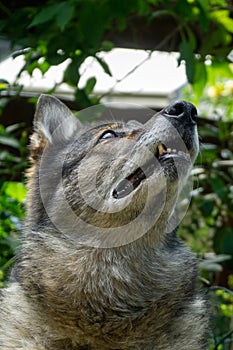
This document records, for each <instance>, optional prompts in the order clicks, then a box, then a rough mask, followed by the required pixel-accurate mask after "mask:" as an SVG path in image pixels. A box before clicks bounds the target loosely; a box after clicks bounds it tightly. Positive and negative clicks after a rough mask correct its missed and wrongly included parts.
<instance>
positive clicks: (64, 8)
mask: <svg viewBox="0 0 233 350" xmlns="http://www.w3.org/2000/svg"><path fill="white" fill-rule="evenodd" d="M73 13H74V6H73V5H71V4H70V3H69V2H63V3H61V4H60V5H59V12H58V13H57V14H56V22H57V25H58V27H59V28H60V30H61V31H63V30H64V29H65V27H66V26H67V24H68V23H69V22H70V20H71V18H72V17H73Z"/></svg>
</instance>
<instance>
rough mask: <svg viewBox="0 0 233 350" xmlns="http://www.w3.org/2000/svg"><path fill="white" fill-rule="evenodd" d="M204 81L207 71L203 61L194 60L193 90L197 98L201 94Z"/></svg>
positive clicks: (204, 84)
mask: <svg viewBox="0 0 233 350" xmlns="http://www.w3.org/2000/svg"><path fill="white" fill-rule="evenodd" d="M206 83H207V71H206V66H205V63H204V62H202V61H196V65H195V76H194V83H193V91H194V93H195V95H196V97H197V98H198V99H199V98H200V97H201V96H202V94H203V91H204V88H205V86H206Z"/></svg>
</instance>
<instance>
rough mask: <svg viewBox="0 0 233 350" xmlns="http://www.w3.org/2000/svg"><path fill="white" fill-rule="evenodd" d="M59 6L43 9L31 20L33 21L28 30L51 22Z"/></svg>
mask: <svg viewBox="0 0 233 350" xmlns="http://www.w3.org/2000/svg"><path fill="white" fill-rule="evenodd" d="M60 6H61V4H60V5H58V4H54V5H51V6H47V7H45V8H43V10H41V11H40V12H39V13H38V14H37V15H36V16H35V17H34V19H33V21H32V22H31V23H30V25H29V28H31V27H34V26H37V25H38V24H43V23H46V22H49V21H51V20H52V19H54V17H55V16H56V14H57V13H58V11H59V7H60Z"/></svg>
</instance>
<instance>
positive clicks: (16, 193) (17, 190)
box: [4, 182, 26, 202]
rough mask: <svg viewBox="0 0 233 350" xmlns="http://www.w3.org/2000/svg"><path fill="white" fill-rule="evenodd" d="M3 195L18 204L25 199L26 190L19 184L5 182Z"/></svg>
mask: <svg viewBox="0 0 233 350" xmlns="http://www.w3.org/2000/svg"><path fill="white" fill-rule="evenodd" d="M4 188H5V193H6V194H7V195H8V196H9V197H11V198H13V199H16V200H17V201H19V202H22V201H23V200H24V199H25V197H26V188H25V187H24V185H23V184H22V183H21V182H5V184H4Z"/></svg>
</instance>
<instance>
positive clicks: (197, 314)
mask: <svg viewBox="0 0 233 350" xmlns="http://www.w3.org/2000/svg"><path fill="white" fill-rule="evenodd" d="M196 119H197V111H196V108H195V107H194V106H193V105H192V104H191V103H188V102H185V101H177V102H176V103H174V104H172V105H170V106H168V107H167V108H165V109H163V110H162V111H161V112H159V113H157V114H156V115H154V116H152V117H151V119H149V120H148V121H147V122H146V123H145V124H140V123H139V122H134V121H129V122H128V123H126V122H119V121H116V122H115V121H114V122H103V123H97V124H96V125H95V126H83V125H82V124H81V123H80V122H79V121H78V119H77V118H76V117H74V116H73V114H72V113H71V111H70V110H69V109H68V108H67V107H66V106H65V105H64V104H63V103H62V102H60V101H59V100H58V99H56V98H55V97H52V96H48V95H42V96H41V97H40V98H39V101H38V104H37V109H36V113H35V118H34V133H33V135H32V137H31V144H30V158H31V168H30V169H29V171H28V197H27V216H26V221H25V225H24V226H25V234H24V236H23V239H22V246H21V249H20V251H19V253H18V255H17V257H16V263H15V266H14V268H13V270H12V272H11V276H10V280H9V283H8V286H7V287H6V288H5V289H3V290H2V291H1V297H0V298H1V303H0V348H1V349H4V350H5V349H8V350H9V349H12V350H13V349H14V350H15V349H17V350H65V349H67V350H68V349H69V350H113V349H114V350H126V349H131V350H133V349H135V350H136V349H143V350H204V349H206V348H207V339H208V332H209V307H208V303H207V301H206V300H205V297H203V295H202V294H203V293H201V292H200V291H199V287H198V285H197V282H196V281H197V275H198V269H197V260H196V257H195V256H194V254H193V253H191V251H190V250H189V249H188V248H187V247H186V245H185V244H184V243H182V242H181V241H180V239H179V238H178V237H177V225H178V218H177V211H176V206H177V201H178V196H179V193H180V191H181V190H182V188H183V186H184V184H185V182H186V181H187V178H188V176H189V174H190V171H191V168H192V165H193V163H194V161H195V158H196V156H197V153H198V135H197V126H196Z"/></svg>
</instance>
